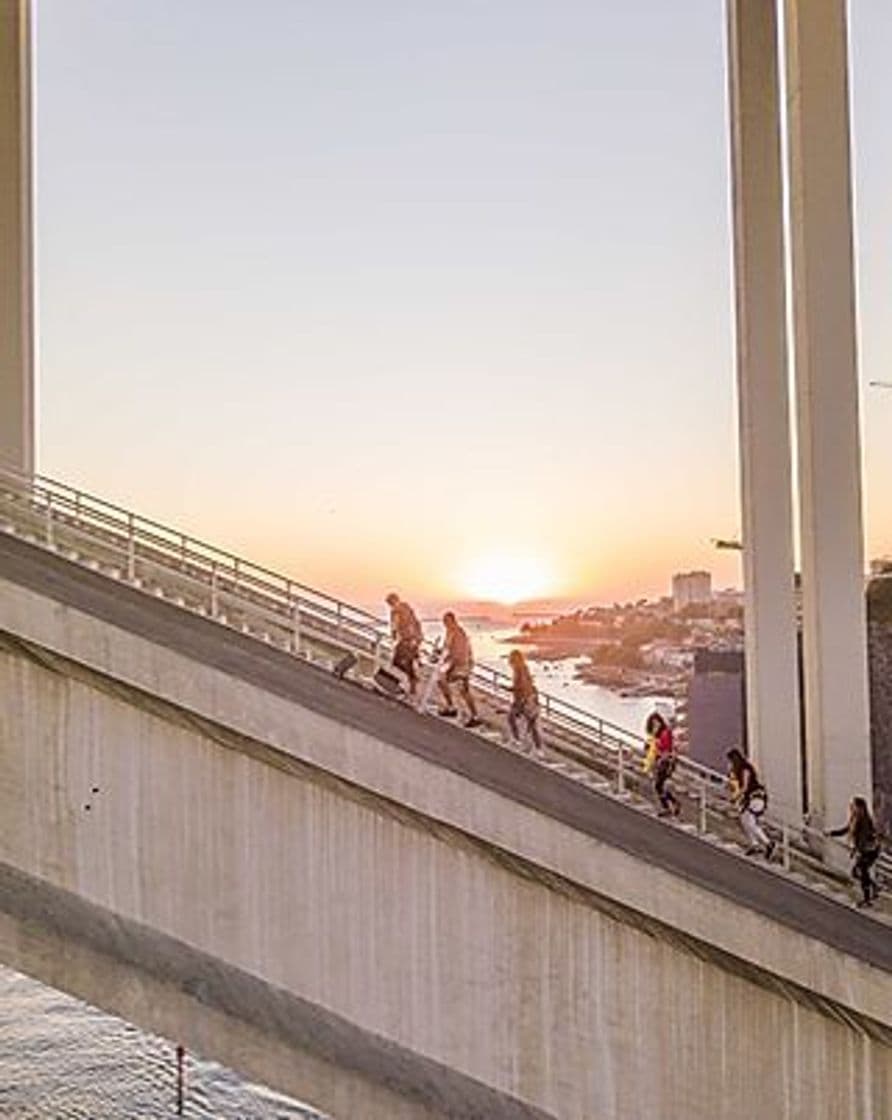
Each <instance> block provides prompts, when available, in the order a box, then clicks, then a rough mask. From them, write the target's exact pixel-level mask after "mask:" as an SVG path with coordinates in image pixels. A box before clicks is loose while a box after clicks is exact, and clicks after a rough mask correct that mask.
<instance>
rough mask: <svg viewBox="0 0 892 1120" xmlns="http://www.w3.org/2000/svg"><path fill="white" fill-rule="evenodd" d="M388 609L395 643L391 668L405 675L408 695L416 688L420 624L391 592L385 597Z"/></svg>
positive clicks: (407, 606)
mask: <svg viewBox="0 0 892 1120" xmlns="http://www.w3.org/2000/svg"><path fill="white" fill-rule="evenodd" d="M386 601H387V605H388V606H389V607H390V633H391V636H392V637H393V640H394V642H395V643H396V644H395V646H394V650H393V667H394V669H399V671H400V672H401V673H405V674H406V680H407V682H408V685H409V695H410V696H414V695H415V691H416V689H417V688H418V655H419V652H420V651H421V640H422V633H421V623H420V622H419V621H418V617H417V615H416V614H415V612H414V611H413V610H412V608H411V607H410V606H409V604H408V603H405V602H403V600H402V599H401V598H400V597H399V595H397V593H396V592H395V591H391V592H390V594H389V595H388V596H387V600H386Z"/></svg>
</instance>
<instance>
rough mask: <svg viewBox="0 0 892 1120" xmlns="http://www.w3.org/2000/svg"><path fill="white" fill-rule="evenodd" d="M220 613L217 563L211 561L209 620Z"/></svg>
mask: <svg viewBox="0 0 892 1120" xmlns="http://www.w3.org/2000/svg"><path fill="white" fill-rule="evenodd" d="M219 611H220V588H219V586H218V582H217V561H216V560H212V561H211V618H216V617H217V615H218V614H219Z"/></svg>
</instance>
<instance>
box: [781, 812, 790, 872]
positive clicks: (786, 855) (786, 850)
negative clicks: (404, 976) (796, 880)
mask: <svg viewBox="0 0 892 1120" xmlns="http://www.w3.org/2000/svg"><path fill="white" fill-rule="evenodd" d="M781 864H782V866H783V869H784V871H789V870H790V826H789V825H788V824H787V823H786V821H785V822H784V824H783V828H782V831H781Z"/></svg>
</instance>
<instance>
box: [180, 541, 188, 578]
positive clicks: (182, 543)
mask: <svg viewBox="0 0 892 1120" xmlns="http://www.w3.org/2000/svg"><path fill="white" fill-rule="evenodd" d="M187 551H188V548H187V545H186V534H185V533H180V568H181V569H182V570H183V571H185V570H186V553H187Z"/></svg>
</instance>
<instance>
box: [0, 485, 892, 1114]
mask: <svg viewBox="0 0 892 1120" xmlns="http://www.w3.org/2000/svg"><path fill="white" fill-rule="evenodd" d="M0 530H2V532H0V680H2V695H3V696H4V706H3V712H2V716H0V810H2V819H3V821H4V829H3V837H2V846H0V883H2V885H0V960H2V962H3V963H4V964H6V965H9V966H11V967H13V968H17V969H19V970H21V971H24V972H27V973H29V974H31V975H33V976H36V977H37V978H38V979H40V980H42V981H44V982H46V983H49V984H51V985H54V986H56V987H58V988H60V989H62V990H65V991H68V992H71V993H73V994H75V995H78V996H80V997H82V998H84V999H86V1000H88V1001H89V1002H91V1003H93V1004H95V1005H97V1006H99V1007H101V1008H104V1009H106V1010H109V1011H111V1012H114V1013H116V1014H119V1015H122V1016H123V1017H125V1018H127V1019H128V1020H130V1021H132V1022H134V1023H136V1024H137V1025H139V1026H142V1027H144V1028H146V1029H150V1030H154V1031H157V1032H159V1033H161V1034H165V1035H167V1036H169V1037H175V1038H177V1039H179V1040H181V1041H183V1042H184V1043H185V1044H186V1045H188V1046H190V1047H192V1048H194V1049H195V1050H197V1051H200V1052H203V1053H205V1054H208V1055H209V1056H212V1057H215V1058H217V1059H219V1060H221V1061H223V1062H226V1063H228V1064H230V1065H231V1066H233V1067H234V1068H236V1069H238V1070H241V1071H243V1072H244V1073H246V1074H248V1075H250V1076H252V1077H255V1078H258V1079H262V1080H263V1081H265V1082H266V1083H268V1084H270V1085H272V1086H274V1087H276V1088H278V1089H280V1090H282V1091H284V1092H288V1093H291V1094H293V1095H294V1096H296V1097H298V1098H299V1099H303V1100H306V1101H308V1102H309V1103H311V1104H313V1105H315V1106H316V1107H318V1108H320V1109H321V1110H323V1111H326V1112H329V1113H331V1114H332V1115H333V1116H335V1117H337V1116H339V1115H343V1116H350V1115H361V1116H363V1117H369V1118H372V1120H374V1118H375V1117H382V1118H383V1117H407V1118H413V1120H414V1118H415V1117H425V1118H427V1117H483V1116H485V1117H503V1116H504V1117H561V1118H579V1120H582V1118H590V1117H592V1116H598V1117H614V1116H615V1117H628V1116H648V1115H654V1116H656V1115H658V1116H661V1117H667V1118H669V1117H674V1116H678V1117H682V1116H684V1117H698V1116H704V1117H705V1116H709V1117H715V1116H739V1115H741V1112H740V1111H739V1101H740V1099H741V1096H745V1097H746V1099H747V1102H748V1103H747V1109H748V1111H749V1110H751V1109H753V1108H755V1109H759V1110H761V1111H762V1112H763V1113H765V1114H767V1115H788V1116H801V1115H808V1116H810V1117H811V1116H814V1117H828V1120H829V1118H830V1117H838V1116H840V1115H846V1116H852V1117H864V1118H865V1120H866V1118H868V1117H877V1116H880V1115H884V1114H886V1113H887V1112H888V1111H889V1109H890V1106H892V936H890V921H892V906H890V903H889V900H888V898H887V897H884V899H883V903H882V906H881V907H880V908H878V910H877V911H876V912H874V913H870V914H867V913H862V912H858V911H855V910H854V909H852V907H851V893H850V887H849V886H848V885H847V883H846V881H845V872H844V871H840V870H839V860H838V859H837V858H835V853H836V851H837V850H838V849H837V848H836V847H835V846H830V847H828V845H829V842H828V841H827V840H825V839H824V838H822V837H819V836H817V835H816V834H813V833H810V832H809V831H808V829H804V828H803V829H799V830H794V829H792V828H791V827H790V826H789V825H788V824H786V823H784V822H783V821H780V820H779V821H776V822H773V823H772V825H771V827H772V828H773V829H774V830H775V835H776V837H777V839H778V841H779V847H780V849H781V856H780V857H779V859H778V862H777V863H773V864H771V865H768V864H765V863H764V862H762V861H758V862H754V861H752V860H749V859H747V858H745V857H744V855H743V852H742V849H741V847H740V846H739V843H738V839H737V838H738V829H737V826H736V823H735V822H734V819H733V813H732V811H731V807H730V806H729V805H728V803H727V801H726V799H725V796H724V792H723V783H722V777H721V775H718V774H715V773H712V772H710V771H709V770H707V769H706V768H704V767H700V766H697V765H696V764H695V763H693V762H692V761H691V760H685V761H684V762H683V763H682V766H681V768H680V774H679V787H680V790H681V791H682V793H683V800H684V811H683V815H682V819H681V821H680V822H678V823H676V822H671V821H666V820H662V819H658V818H656V816H655V815H654V812H653V808H652V805H651V799H650V798H649V797H648V796H647V792H646V790H645V788H644V785H643V776H642V774H641V768H640V759H641V744H640V741H639V740H638V737H637V736H636V735H635V734H633V733H632V732H630V731H627V730H623V729H621V728H618V727H614V726H613V725H610V724H608V723H607V722H606V721H600V720H597V719H596V718H594V717H592V716H587V715H586V713H584V712H581V711H577V710H575V709H574V708H573V707H572V706H571V705H568V704H565V703H563V702H561V701H560V700H558V699H556V698H554V697H548V698H547V699H545V703H544V708H545V718H544V732H545V737H546V741H547V749H546V751H545V752H544V755H543V757H542V758H538V759H534V758H530V757H528V756H525V755H521V754H519V753H517V752H516V751H514V750H511V749H509V748H507V747H506V746H505V745H504V744H503V743H502V742H501V736H500V727H501V725H502V723H503V719H502V712H503V710H504V707H505V703H506V681H505V680H504V679H503V678H502V677H501V675H500V674H499V673H498V672H495V671H490V670H486V669H482V670H478V677H477V680H476V681H475V685H476V687H477V688H478V690H479V691H480V693H481V694H482V695H483V697H484V700H485V708H486V717H485V723H486V726H485V728H484V733H483V734H476V733H473V732H469V731H466V730H464V729H461V728H457V727H455V726H452V725H450V724H447V723H445V722H444V721H442V720H439V719H437V718H436V717H435V716H431V715H428V714H425V713H419V712H417V711H415V710H414V709H412V708H409V707H407V706H406V705H404V704H402V703H399V702H398V701H395V700H393V699H390V698H388V697H385V696H381V695H378V694H377V693H376V692H375V691H374V690H373V688H372V687H371V677H372V674H373V672H374V668H375V666H376V664H379V663H380V662H382V661H383V660H385V659H386V658H387V657H388V656H389V647H388V639H387V636H386V630H385V628H384V627H383V626H382V624H381V623H380V621H379V620H377V619H375V618H373V617H372V616H369V615H367V614H365V613H364V612H362V611H359V610H356V609H355V608H351V607H350V606H349V605H347V604H345V603H342V602H338V601H337V600H334V599H331V598H329V597H328V596H326V595H324V594H322V593H320V592H318V591H314V590H312V589H309V588H304V587H302V586H300V585H298V584H296V583H294V582H293V581H289V580H288V579H286V578H285V577H281V576H277V575H276V574H275V573H272V572H269V571H266V570H264V569H262V568H259V567H256V566H254V565H252V564H251V563H249V562H248V561H246V560H244V559H241V558H238V557H234V556H229V555H227V554H225V553H223V552H220V551H218V550H216V549H214V548H212V547H210V546H208V545H206V544H203V543H201V542H198V541H195V540H192V539H191V538H189V537H188V536H186V535H184V534H182V533H179V532H176V531H173V530H171V529H169V528H166V527H164V526H161V525H158V524H156V523H154V522H152V521H148V520H145V519H143V518H140V517H139V516H138V515H137V514H135V513H133V512H130V511H126V510H121V509H118V508H116V507H114V506H112V505H109V504H107V503H105V502H103V501H101V500H99V499H96V498H93V497H91V496H90V495H87V494H84V493H82V492H79V491H77V490H73V489H71V488H69V487H66V486H64V485H61V484H59V483H55V482H51V481H49V480H45V479H40V478H36V479H29V478H26V477H24V476H22V477H16V476H13V475H10V474H8V473H7V474H6V475H4V476H3V482H2V486H0ZM345 652H352V653H353V654H354V655H355V657H356V659H357V664H356V667H355V669H353V670H352V671H351V677H352V679H344V680H342V679H339V677H338V676H336V675H335V674H334V673H333V671H332V669H333V668H334V666H335V665H336V663H337V662H338V661H339V660H340V658H341V657H342V656H343V654H344V653H345ZM753 1070H759V1071H760V1072H759V1077H758V1078H757V1079H755V1080H754V1079H753V1077H752V1071H753ZM778 1102H784V1104H783V1108H782V1110H781V1111H779V1104H778Z"/></svg>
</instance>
